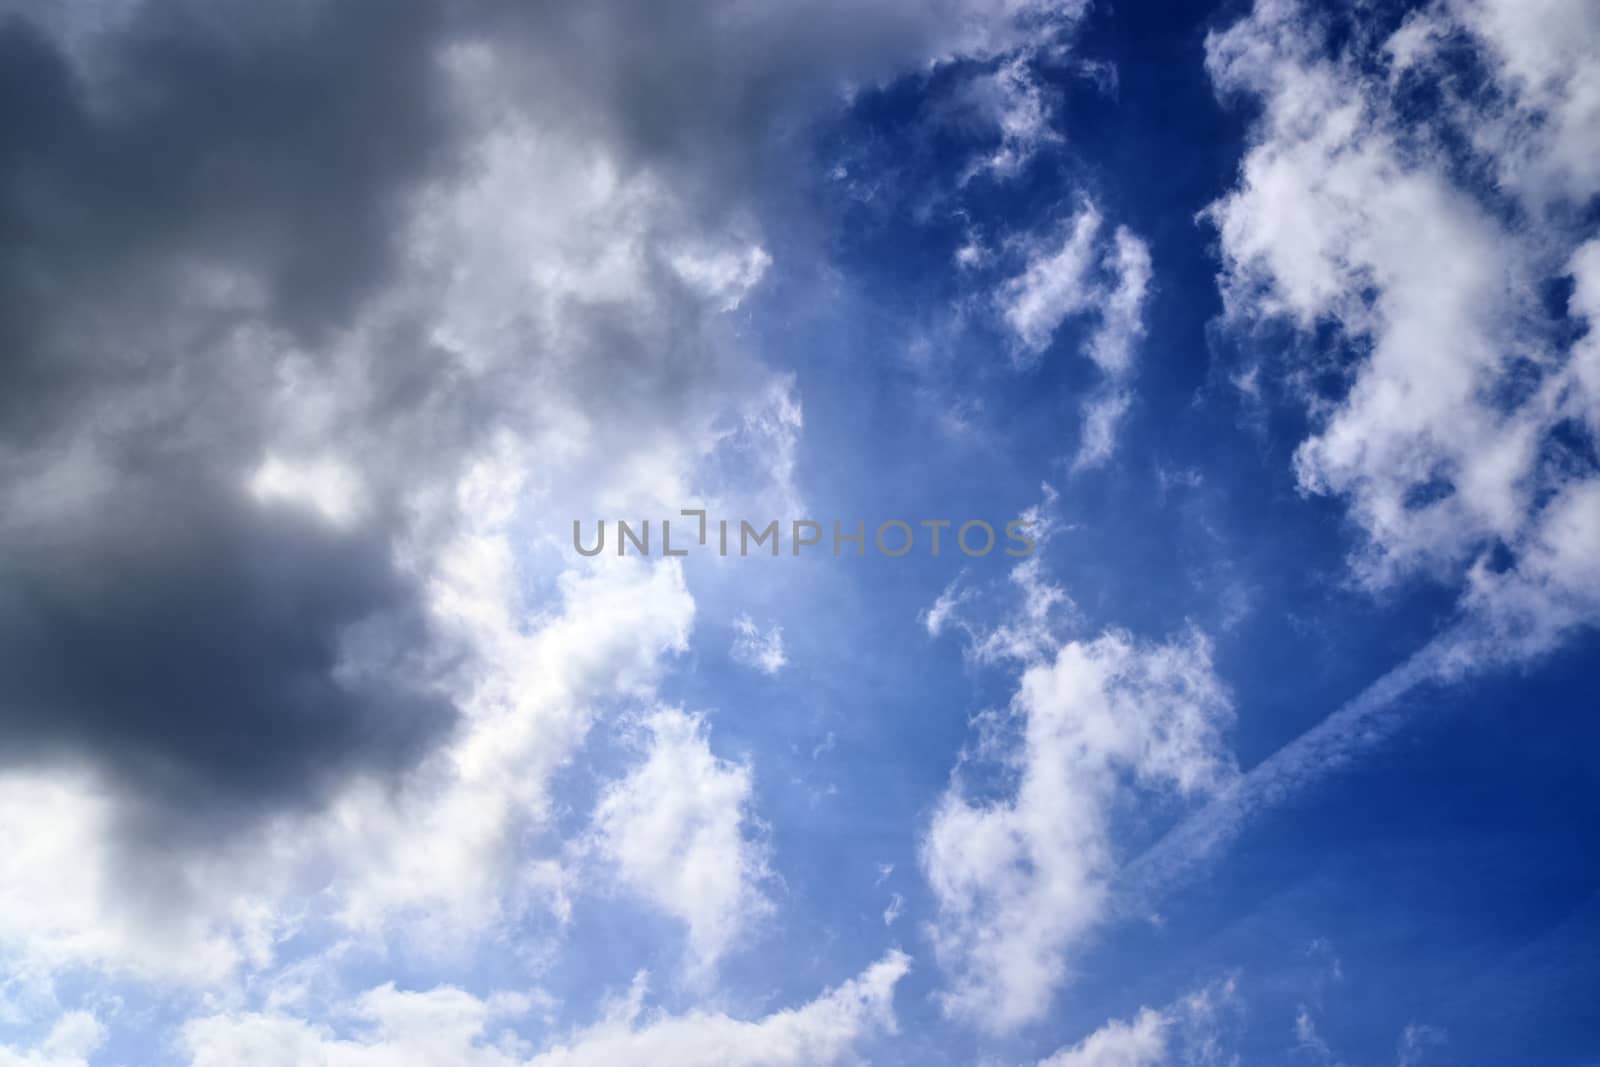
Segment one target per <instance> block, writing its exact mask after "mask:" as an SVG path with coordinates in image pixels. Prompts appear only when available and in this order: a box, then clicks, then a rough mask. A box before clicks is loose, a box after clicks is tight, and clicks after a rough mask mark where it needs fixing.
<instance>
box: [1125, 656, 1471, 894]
mask: <svg viewBox="0 0 1600 1067" xmlns="http://www.w3.org/2000/svg"><path fill="white" fill-rule="evenodd" d="M1462 637H1463V634H1462V633H1461V631H1460V630H1459V629H1453V630H1450V631H1448V632H1446V633H1444V634H1441V635H1440V636H1438V637H1436V638H1434V639H1433V640H1432V641H1430V642H1429V643H1428V644H1427V645H1425V646H1423V647H1422V648H1421V649H1420V650H1419V651H1417V652H1416V653H1414V654H1413V655H1412V656H1411V657H1410V658H1409V659H1407V660H1406V661H1405V662H1404V663H1402V664H1400V665H1399V666H1398V667H1395V668H1394V669H1393V670H1391V671H1389V672H1388V673H1387V674H1385V675H1383V676H1382V677H1381V678H1379V679H1378V680H1377V681H1375V682H1373V683H1372V684H1371V685H1369V686H1367V688H1366V689H1364V690H1362V691H1361V693H1360V694H1358V695H1357V696H1355V697H1354V698H1353V699H1351V700H1350V701H1349V702H1348V703H1346V704H1344V705H1343V706H1342V707H1340V708H1339V709H1338V710H1337V711H1335V712H1334V713H1333V714H1331V715H1329V716H1328V717H1327V718H1326V719H1323V720H1322V721H1321V722H1320V723H1318V724H1317V725H1316V726H1314V727H1312V728H1311V729H1310V730H1307V731H1306V732H1305V733H1303V734H1301V735H1300V736H1299V737H1297V738H1295V739H1294V740H1293V741H1291V742H1289V743H1288V744H1287V745H1285V746H1283V747H1282V748H1280V749H1279V750H1278V751H1277V752H1274V753H1273V754H1272V755H1271V756H1269V757H1267V758H1266V759H1265V760H1263V761H1262V762H1261V763H1259V764H1257V765H1256V766H1255V767H1254V768H1252V769H1251V770H1250V771H1248V772H1247V773H1246V774H1244V775H1242V776H1241V777H1239V778H1238V779H1236V780H1235V781H1234V782H1232V783H1231V784H1230V785H1229V786H1228V787H1227V788H1225V789H1224V790H1223V791H1222V792H1220V793H1218V794H1217V796H1216V797H1214V798H1213V799H1212V800H1211V802H1210V803H1208V804H1207V805H1206V806H1205V807H1203V808H1201V809H1199V810H1198V811H1196V812H1194V813H1193V814H1192V815H1190V816H1189V817H1188V818H1186V819H1184V820H1183V821H1182V822H1180V823H1179V824H1178V825H1177V826H1175V827H1173V828H1172V829H1171V830H1170V831H1168V832H1167V833H1166V835H1165V836H1163V837H1162V838H1161V839H1160V840H1159V841H1157V842H1156V843H1155V844H1154V845H1152V846H1151V847H1150V848H1149V849H1147V850H1146V851H1145V852H1144V853H1143V854H1141V855H1140V856H1138V857H1136V858H1135V859H1134V860H1133V861H1132V862H1130V863H1128V864H1127V865H1126V866H1125V867H1124V868H1123V869H1122V871H1121V873H1120V874H1119V876H1118V878H1117V881H1118V883H1119V885H1120V891H1119V892H1118V893H1117V894H1116V895H1117V896H1119V897H1122V898H1123V900H1124V901H1125V904H1126V906H1127V907H1128V909H1129V910H1139V909H1141V908H1145V907H1147V906H1148V903H1149V900H1150V898H1151V897H1154V896H1156V895H1158V894H1159V893H1160V892H1161V891H1162V890H1163V889H1165V888H1167V887H1168V886H1170V885H1171V884H1172V883H1173V882H1175V881H1177V880H1179V879H1180V878H1182V877H1184V876H1185V875H1186V874H1188V873H1190V872H1191V871H1193V870H1194V869H1195V868H1196V867H1197V866H1199V865H1200V864H1201V863H1202V862H1204V861H1205V860H1206V859H1207V858H1208V857H1209V856H1211V855H1212V854H1213V853H1215V852H1216V851H1217V850H1218V849H1220V848H1222V847H1223V846H1224V845H1226V844H1227V843H1228V842H1229V841H1231V840H1232V839H1233V838H1234V837H1236V836H1237V835H1238V834H1239V832H1240V831H1241V830H1242V829H1243V828H1244V826H1245V824H1246V823H1247V822H1248V821H1249V820H1250V818H1251V817H1252V816H1254V815H1256V814H1258V813H1260V812H1263V811H1265V810H1267V809H1270V808H1272V807H1274V806H1276V805H1277V804H1279V803H1281V802H1282V801H1283V800H1284V799H1285V798H1286V797H1289V796H1290V795H1292V794H1294V793H1297V792H1299V791H1300V790H1301V789H1304V788H1305V787H1306V786H1308V785H1310V784H1312V783H1313V782H1315V781H1317V780H1318V779H1320V778H1322V777H1323V776H1325V775H1327V774H1329V773H1331V772H1332V771H1334V770H1336V769H1338V768H1339V767H1341V766H1344V765H1346V764H1347V763H1349V762H1350V760H1351V759H1352V757H1354V756H1355V755H1356V754H1358V753H1359V752H1361V751H1362V750H1364V749H1367V748H1369V747H1371V746H1372V745H1374V744H1377V743H1378V742H1380V741H1382V740H1384V739H1385V738H1387V737H1388V736H1389V735H1390V734H1392V733H1393V732H1394V730H1395V729H1396V728H1397V727H1398V726H1399V725H1400V723H1401V722H1402V721H1403V719H1404V716H1403V715H1402V714H1401V708H1400V707H1399V704H1400V701H1401V700H1402V698H1404V697H1405V696H1406V695H1407V694H1409V693H1410V692H1411V691H1412V690H1414V689H1416V688H1418V687H1419V686H1421V685H1424V684H1427V683H1428V682H1432V681H1439V680H1443V679H1445V678H1448V677H1452V676H1454V675H1456V674H1457V673H1459V668H1460V666H1461V663H1460V659H1459V655H1460V652H1461V648H1462Z"/></svg>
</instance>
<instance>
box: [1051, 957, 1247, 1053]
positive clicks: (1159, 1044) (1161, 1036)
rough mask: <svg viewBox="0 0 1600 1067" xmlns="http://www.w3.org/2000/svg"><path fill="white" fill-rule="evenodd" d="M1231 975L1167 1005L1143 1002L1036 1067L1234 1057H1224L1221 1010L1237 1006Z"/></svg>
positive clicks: (1226, 1010)
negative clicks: (1150, 1005)
mask: <svg viewBox="0 0 1600 1067" xmlns="http://www.w3.org/2000/svg"><path fill="white" fill-rule="evenodd" d="M1238 1001H1239V997H1238V990H1237V987H1236V985H1235V983H1234V981H1233V980H1232V979H1223V980H1221V981H1217V982H1213V983H1211V984H1209V985H1206V986H1202V987H1201V988H1199V989H1196V990H1194V991H1192V992H1190V993H1187V994H1185V995H1184V996H1182V997H1179V998H1178V999H1177V1000H1176V1001H1175V1002H1174V1003H1172V1004H1169V1005H1168V1006H1167V1007H1165V1008H1163V1009H1161V1010H1159V1011H1158V1010H1156V1009H1154V1008H1141V1009H1139V1012H1138V1014H1136V1015H1135V1016H1134V1017H1133V1018H1132V1019H1131V1020H1122V1019H1112V1020H1110V1021H1109V1022H1107V1023H1106V1024H1105V1025H1104V1026H1102V1027H1101V1028H1100V1029H1098V1030H1096V1031H1095V1032H1094V1033H1092V1034H1090V1035H1089V1036H1088V1037H1086V1038H1084V1039H1083V1040H1082V1041H1079V1042H1078V1043H1077V1044H1075V1045H1072V1046H1069V1047H1067V1048H1064V1049H1061V1050H1060V1051H1058V1052H1056V1053H1055V1054H1054V1055H1052V1056H1050V1057H1048V1058H1047V1059H1044V1060H1042V1061H1040V1063H1039V1067H1163V1065H1176V1064H1180V1063H1181V1064H1193V1065H1196V1067H1199V1065H1201V1064H1205V1065H1213V1064H1215V1065H1219V1067H1220V1065H1222V1064H1227V1063H1233V1064H1237V1063H1238V1058H1237V1057H1232V1058H1231V1059H1225V1058H1224V1057H1223V1051H1222V1050H1223V1047H1224V1040H1223V1030H1224V1026H1223V1023H1224V1020H1223V1015H1224V1014H1225V1013H1226V1012H1228V1011H1231V1010H1234V1009H1236V1008H1237V1007H1238Z"/></svg>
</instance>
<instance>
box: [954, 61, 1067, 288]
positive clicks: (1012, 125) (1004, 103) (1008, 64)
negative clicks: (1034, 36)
mask: <svg viewBox="0 0 1600 1067" xmlns="http://www.w3.org/2000/svg"><path fill="white" fill-rule="evenodd" d="M1033 61H1034V54H1033V52H1032V50H1029V49H1024V50H1022V51H1020V52H1018V53H1017V54H1015V55H1013V56H1010V57H1009V58H1007V59H1006V60H1004V61H1003V62H1001V63H1000V64H999V65H997V66H996V67H995V69H994V70H993V71H990V72H988V73H986V74H985V75H983V76H982V77H980V78H978V79H976V80H975V81H974V83H973V85H972V87H971V90H970V94H971V96H972V98H973V101H974V103H975V104H976V106H977V107H978V109H979V110H980V111H981V112H982V113H983V114H984V115H985V116H986V117H987V118H988V119H989V121H991V122H992V123H993V124H994V125H995V127H996V128H997V129H998V130H999V131H1000V144H999V145H998V146H996V147H995V149H994V151H993V152H991V153H990V154H989V155H987V156H985V157H983V158H981V159H977V160H974V161H973V162H972V163H971V164H970V165H969V166H968V167H967V169H966V170H965V171H964V172H963V173H962V181H963V182H966V181H970V180H971V179H972V178H973V177H974V176H976V175H978V174H990V175H993V176H994V177H996V178H1013V177H1015V176H1016V175H1018V174H1020V173H1021V172H1022V170H1023V168H1025V167H1026V166H1027V165H1028V163H1029V161H1030V160H1032V159H1033V157H1034V155H1035V154H1036V153H1037V152H1038V151H1039V149H1040V148H1042V147H1043V146H1045V145H1047V144H1050V143H1052V142H1055V141H1059V140H1060V139H1061V135H1060V134H1058V133H1056V132H1055V131H1054V130H1053V129H1051V128H1050V120H1051V117H1052V116H1051V109H1050V105H1049V102H1048V101H1047V100H1046V99H1045V94H1044V91H1043V90H1042V89H1041V88H1040V86H1039V83H1038V81H1037V79H1036V78H1035V77H1034V74H1033V68H1032V63H1033ZM957 262H958V263H959V262H961V260H960V257H959V254H958V257H957ZM962 265H963V266H965V265H968V264H965V263H963V264H962Z"/></svg>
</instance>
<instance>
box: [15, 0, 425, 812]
mask: <svg viewBox="0 0 1600 1067" xmlns="http://www.w3.org/2000/svg"><path fill="white" fill-rule="evenodd" d="M434 10H435V8H434V7H433V6H432V5H424V4H415V5H413V4H387V3H364V2H356V3H341V4H331V5H308V4H285V5H256V4H249V5H244V4H240V5H231V4H230V5H217V4H207V5H188V4H162V5H149V6H146V7H142V8H139V9H138V10H137V12H136V13H135V15H134V16H133V17H132V19H131V21H129V22H127V23H126V24H123V25H121V26H119V27H117V28H116V29H115V30H114V31H113V32H111V33H109V34H102V35H100V36H98V37H96V38H94V39H93V40H92V41H90V42H89V47H90V50H91V52H92V56H91V58H92V63H83V62H80V60H81V59H82V58H83V57H81V56H73V55H70V54H69V53H68V52H67V51H66V50H65V49H64V48H63V46H62V44H61V43H60V42H59V41H58V40H57V39H56V38H54V37H52V36H51V35H50V34H48V33H47V32H46V31H45V30H44V29H42V28H40V27H38V26H36V25H34V24H32V23H30V22H29V21H27V20H26V19H24V18H22V17H19V16H11V17H9V18H7V19H6V20H5V21H4V22H3V23H0V502H3V503H0V506H3V508H4V514H3V518H0V738H3V740H0V752H3V753H4V755H3V757H0V759H3V760H5V761H6V762H8V763H17V762H23V761H36V760H43V759H50V760H60V759H70V760H80V761H81V760H84V759H87V760H89V761H91V762H92V763H94V764H96V765H97V766H99V767H100V768H101V769H102V770H104V771H106V772H108V773H109V774H110V775H111V776H112V777H113V778H114V779H115V780H117V781H119V782H121V783H123V784H124V785H125V786H127V787H129V788H131V789H133V790H134V791H135V793H136V794H137V796H138V797H139V798H140V799H141V800H146V801H153V802H155V803H156V805H157V806H159V807H164V808H167V809H169V810H170V811H172V812H174V813H176V812H184V811H188V812H191V813H194V812H203V813H205V818H208V819H209V818H213V817H214V816H215V815H216V813H217V812H218V811H219V810H223V811H230V812H234V813H237V814H241V815H243V814H248V813H250V812H251V811H253V810H256V809H257V808H258V807H259V806H261V805H267V806H275V805H278V804H286V803H292V804H301V803H305V802H308V801H311V800H314V799H315V798H316V797H317V796H318V795H320V793H321V792H322V791H323V789H324V788H325V787H326V786H327V785H329V784H331V783H332V782H333V781H335V780H337V779H338V778H339V777H340V776H342V775H345V774H348V773H352V772H357V771H360V772H375V773H393V772H395V771H397V770H400V769H403V768H404V767H406V766H407V765H409V764H410V763H411V762H412V761H414V760H415V759H416V758H417V757H418V756H419V755H420V754H422V753H423V752H425V751H426V750H427V749H428V747H429V746H430V745H431V744H433V743H434V742H435V741H436V740H437V739H438V738H439V737H440V736H442V735H443V734H444V733H445V732H446V731H448V730H449V728H450V726H451V723H452V721H453V719H454V711H453V709H452V708H451V706H450V705H449V703H448V702H447V701H445V700H444V699H442V698H441V697H440V696H439V695H437V694H436V693H435V692H434V691H433V689H432V688H431V687H430V686H429V685H428V684H427V678H428V677H429V672H430V671H437V670H438V669H440V663H439V661H440V658H441V653H440V652H439V650H438V648H437V641H436V639H435V637H434V636H433V635H430V634H429V632H428V626H427V623H426V620H425V616H424V613H423V611H422V609H421V605H420V603H419V596H418V592H417V590H416V588H415V586H414V583H413V582H411V581H410V580H409V579H408V578H407V577H406V576H405V575H403V574H402V573H401V572H400V571H399V570H398V569H397V567H396V566H395V564H394V562H393V554H394V553H393V545H392V543H391V540H390V538H389V536H388V533H387V531H386V529H385V527H384V522H383V518H384V515H383V503H384V502H383V501H382V500H381V499H380V501H379V507H378V509H377V511H376V514H375V515H374V516H369V517H368V520H367V521H365V522H364V523H362V524H359V525H357V526H355V527H353V528H338V527H335V526H333V525H331V524H328V523H323V522H318V521H316V520H315V519H313V518H311V517H308V516H306V515H304V514H300V513H296V512H293V511H291V510H286V509H281V508H279V509H275V508H272V507H264V506H263V505H262V504H261V503H260V502H259V501H257V500H255V499H252V498H251V497H250V496H249V495H248V493H247V492H246V491H245V487H244V486H243V484H242V479H241V477H240V472H241V471H248V470H249V469H250V465H251V464H253V463H257V462H259V460H260V456H261V453H262V450H263V448H264V447H265V445H266V443H267V440H268V439H267V433H268V429H269V427H268V424H267V419H266V416H265V413H264V411H263V407H262V403H263V402H262V397H263V396H265V395H266V394H267V392H268V391H269V390H270V388H271V387H272V384H273V374H274V367H273V365H272V363H271V361H270V360H268V359H266V358H264V357H262V356H254V357H253V356H252V354H251V352H250V351H249V350H248V346H242V345H241V344H240V331H241V329H243V328H244V326H243V323H244V320H245V319H246V318H247V317H248V318H249V319H251V320H253V321H255V322H257V323H265V324H266V328H268V329H270V330H273V331H278V332H279V333H281V334H283V335H285V336H288V337H292V338H297V339H299V343H300V344H302V345H303V348H304V351H306V352H308V353H310V354H311V355H312V357H313V358H315V357H316V355H317V353H318V352H319V350H320V348H319V346H320V344H321V343H322V342H323V341H324V340H325V339H326V338H328V337H330V336H332V335H333V334H334V332H335V331H337V330H338V329H340V328H341V327H342V326H343V325H344V324H345V323H346V322H347V321H348V318H349V316H350V315H351V314H352V312H353V309H355V308H356V307H357V306H359V305H360V304H361V302H362V301H363V300H365V299H367V298H368V296H369V294H370V293H371V292H372V291H373V290H374V289H375V288H376V287H378V286H379V285H381V284H382V282H383V281H384V279H385V278H386V277H387V275H388V274H389V271H390V267H391V263H392V261H393V259H394V255H395V247H394V235H395V233H396V232H397V230H398V225H397V222H398V216H399V214H400V212H401V211H402V210H403V208H404V205H405V203H406V200H407V198H408V197H409V196H410V195H412V193H413V191H414V190H415V189H417V188H418V187H419V183H421V182H422V181H424V180H425V179H427V178H429V177H431V176H434V175H436V174H438V173H439V172H440V171H441V170H442V169H443V168H445V167H447V166H449V165H450V164H451V161H452V148H453V147H454V145H453V140H452V130H451V125H450V122H449V120H448V109H447V105H446V101H445V98H444V94H443V92H442V90H441V87H440V84H439V79H438V76H437V49H438V44H439V40H440V27H439V26H438V25H437V22H436V19H435V17H434V16H433V15H432V14H431V12H432V11H434ZM226 284H238V285H241V286H245V287H248V288H249V291H250V296H249V298H248V299H241V300H229V299H222V300H218V299H215V298H214V295H212V294H208V293H207V292H206V288H207V286H208V285H214V286H223V285H226ZM403 380H404V375H397V383H400V382H403ZM379 400H380V401H381V402H385V403H388V404H389V405H390V406H391V407H392V408H398V407H401V406H409V407H411V408H415V407H417V406H418V405H419V404H423V403H425V402H426V401H427V395H426V390H422V391H416V390H413V392H412V393H411V394H407V393H406V392H405V387H404V385H403V384H396V385H395V386H394V388H392V389H390V390H388V392H387V394H386V396H384V397H380V398H379ZM395 414H396V416H397V417H398V415H399V412H398V411H396V412H395Z"/></svg>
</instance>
